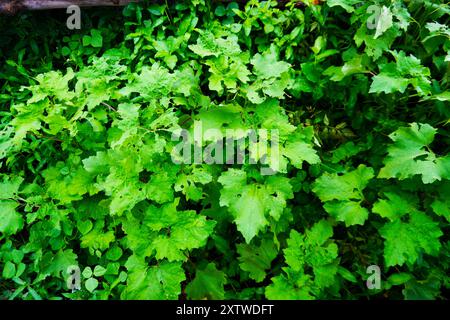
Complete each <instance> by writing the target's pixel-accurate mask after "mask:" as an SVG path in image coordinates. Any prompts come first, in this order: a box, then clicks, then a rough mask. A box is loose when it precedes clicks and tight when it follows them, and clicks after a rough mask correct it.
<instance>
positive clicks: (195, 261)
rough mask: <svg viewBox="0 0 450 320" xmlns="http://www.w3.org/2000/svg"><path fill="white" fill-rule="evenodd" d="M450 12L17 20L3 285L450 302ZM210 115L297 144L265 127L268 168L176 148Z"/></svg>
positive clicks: (387, 6) (141, 13) (21, 292)
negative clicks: (181, 156) (272, 158)
mask: <svg viewBox="0 0 450 320" xmlns="http://www.w3.org/2000/svg"><path fill="white" fill-rule="evenodd" d="M449 12H450V9H449V6H448V5H447V4H446V3H445V1H437V0H392V1H391V0H389V1H388V0H380V1H360V0H327V1H312V0H304V1H302V2H299V1H294V2H289V1H280V2H278V1H255V0H251V1H248V2H228V1H207V0H191V1H188V0H185V1H177V2H164V1H163V2H155V1H143V2H141V3H139V4H131V5H128V6H127V7H125V8H121V9H117V8H108V9H105V8H97V9H89V10H88V9H83V10H82V27H81V29H80V30H69V29H67V28H66V26H65V24H66V19H67V15H66V14H65V12H35V13H29V12H21V13H18V14H16V15H14V16H1V17H0V30H1V31H0V57H1V59H2V62H1V64H0V118H1V121H0V123H1V124H0V172H1V173H0V297H1V299H445V298H446V297H448V288H449V280H448V276H447V272H448V266H449V262H450V261H449V249H450V243H449V238H448V229H449V219H450V153H449V152H450V147H449V141H450V130H449V129H450V127H449V123H450V108H449V103H448V101H449V99H450V93H449V91H448V81H449V70H450V69H449V68H450V67H449V62H450V30H449V27H448V18H449ZM199 123H201V124H202V126H203V128H209V129H215V130H216V132H217V131H218V132H219V133H223V132H226V130H231V129H232V130H235V131H233V132H240V131H239V130H242V131H245V130H264V129H265V130H267V132H277V134H278V136H277V137H278V139H279V157H278V158H277V159H278V160H277V161H276V163H268V162H264V160H265V159H267V158H268V156H269V155H270V154H271V153H273V152H274V151H273V150H272V148H271V147H270V146H269V147H268V148H267V150H266V151H265V152H262V151H259V152H255V150H254V147H255V146H254V145H252V144H250V143H246V144H244V145H243V148H244V150H245V151H246V153H245V157H246V158H247V159H249V158H251V159H253V160H255V161H254V162H255V163H249V161H247V162H245V161H244V163H230V164H220V163H207V162H206V161H201V162H197V163H184V162H181V163H180V162H177V161H174V158H173V153H174V150H175V149H176V146H177V145H178V144H179V141H178V140H174V139H173V133H174V132H178V131H180V130H181V129H184V130H185V132H192V130H193V128H194V126H195V125H196V124H199ZM271 130H272V131H271ZM274 130H275V131H274ZM222 140H223V137H221V136H220V134H219V135H216V136H210V137H208V138H207V139H205V140H204V141H203V145H202V147H205V148H206V147H207V146H208V145H211V144H213V145H214V143H218V142H220V141H222ZM216 145H217V144H216ZM258 150H263V149H258ZM267 167H269V169H270V168H272V167H276V169H277V170H275V172H274V174H263V173H264V171H263V170H262V169H263V168H266V169H267ZM272 169H273V168H272ZM368 270H369V272H368ZM370 270H374V272H375V273H372V272H371V271H370ZM378 271H379V276H380V281H379V282H377V281H375V282H373V283H372V282H370V281H369V283H367V281H366V280H368V278H369V277H371V276H376V275H377V274H376V273H377V272H378ZM77 276H78V277H79V278H78V279H76V277H77ZM74 283H75V284H76V286H75V287H73V284H74ZM71 285H72V287H71ZM78 286H79V287H78Z"/></svg>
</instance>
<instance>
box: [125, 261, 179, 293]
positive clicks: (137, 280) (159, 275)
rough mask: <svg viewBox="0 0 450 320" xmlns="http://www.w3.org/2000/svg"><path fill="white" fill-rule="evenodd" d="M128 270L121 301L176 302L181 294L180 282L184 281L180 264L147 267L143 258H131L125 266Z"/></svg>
mask: <svg viewBox="0 0 450 320" xmlns="http://www.w3.org/2000/svg"><path fill="white" fill-rule="evenodd" d="M125 266H126V268H127V270H128V278H127V286H126V288H125V290H124V291H123V292H122V294H121V298H122V299H133V300H176V299H178V296H179V295H180V293H181V282H182V281H184V280H185V279H186V276H185V273H184V270H183V268H182V266H181V263H180V262H167V261H163V262H161V263H159V264H158V265H156V266H148V264H147V263H146V262H145V260H144V259H143V258H140V257H137V256H134V255H133V256H131V257H130V258H129V259H128V261H127V263H126V264H125Z"/></svg>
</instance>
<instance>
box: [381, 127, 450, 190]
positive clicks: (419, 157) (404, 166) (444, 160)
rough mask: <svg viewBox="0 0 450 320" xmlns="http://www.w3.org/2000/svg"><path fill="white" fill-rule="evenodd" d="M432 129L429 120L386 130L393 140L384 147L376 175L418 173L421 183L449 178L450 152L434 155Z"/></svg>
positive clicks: (411, 175)
mask: <svg viewBox="0 0 450 320" xmlns="http://www.w3.org/2000/svg"><path fill="white" fill-rule="evenodd" d="M435 134H436V129H434V128H433V127H431V126H430V125H429V124H417V123H412V124H410V127H402V128H400V129H398V130H396V131H395V132H394V133H392V134H390V135H389V137H390V138H391V140H393V141H394V143H393V144H391V145H390V146H389V147H388V156H387V157H386V158H385V160H384V161H383V163H384V165H385V166H384V167H383V168H381V170H380V173H379V174H378V177H379V178H397V179H399V180H404V179H406V178H410V177H413V176H415V175H421V176H422V181H423V183H426V184H427V183H433V182H434V181H436V180H441V179H443V178H444V179H450V169H449V168H450V156H449V155H447V156H445V157H437V156H436V155H435V154H434V153H433V152H432V151H431V150H430V149H429V147H428V146H429V145H430V144H431V143H432V142H433V140H434V136H435Z"/></svg>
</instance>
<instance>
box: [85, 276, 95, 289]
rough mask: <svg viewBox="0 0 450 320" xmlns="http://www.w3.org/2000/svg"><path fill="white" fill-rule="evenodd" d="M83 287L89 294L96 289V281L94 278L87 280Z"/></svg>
mask: <svg viewBox="0 0 450 320" xmlns="http://www.w3.org/2000/svg"><path fill="white" fill-rule="evenodd" d="M84 285H85V286H86V289H87V290H88V291H89V292H93V291H94V290H95V289H97V287H98V280H97V279H95V278H89V279H87V280H86V282H85V284H84Z"/></svg>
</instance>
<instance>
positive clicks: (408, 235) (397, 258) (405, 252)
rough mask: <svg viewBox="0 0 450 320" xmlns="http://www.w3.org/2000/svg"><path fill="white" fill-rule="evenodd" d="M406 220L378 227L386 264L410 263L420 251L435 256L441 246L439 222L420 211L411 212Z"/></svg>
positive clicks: (389, 265) (414, 260)
mask: <svg viewBox="0 0 450 320" xmlns="http://www.w3.org/2000/svg"><path fill="white" fill-rule="evenodd" d="M409 216H410V219H409V221H408V222H403V221H401V220H396V221H394V222H390V223H388V224H386V225H384V226H383V227H382V228H381V229H380V234H381V236H382V237H383V238H384V239H385V245H384V258H385V261H386V266H388V267H391V266H396V265H399V266H402V265H403V264H404V263H405V262H406V263H408V264H410V265H412V264H413V263H414V262H416V260H417V259H418V258H419V254H421V253H422V252H424V253H427V254H429V255H432V256H436V255H437V254H438V253H439V249H440V248H441V243H440V242H439V237H441V236H442V235H443V233H442V231H441V230H440V229H439V224H438V223H436V222H434V221H433V220H432V219H431V218H429V217H428V216H426V215H425V214H424V213H421V212H414V213H411V214H410V215H409Z"/></svg>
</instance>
